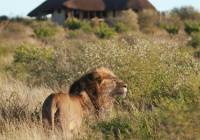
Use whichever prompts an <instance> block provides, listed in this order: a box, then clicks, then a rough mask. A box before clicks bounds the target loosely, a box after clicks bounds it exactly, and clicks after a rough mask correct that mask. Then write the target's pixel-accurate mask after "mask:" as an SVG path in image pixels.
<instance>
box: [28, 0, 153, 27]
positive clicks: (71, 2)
mask: <svg viewBox="0 0 200 140" xmlns="http://www.w3.org/2000/svg"><path fill="white" fill-rule="evenodd" d="M128 9H132V10H134V11H136V12H138V11H142V10H144V9H154V10H155V7H154V6H153V5H152V4H151V3H150V2H149V1H148V0H46V1H45V2H43V3H42V4H41V5H39V6H38V7H36V8H35V9H34V10H32V11H31V12H30V13H29V14H28V16H30V17H36V18H40V17H43V16H46V15H49V14H51V15H52V21H54V22H57V23H59V24H63V23H64V21H65V19H66V18H68V17H77V18H80V19H82V18H88V19H89V18H93V17H99V18H105V17H108V16H116V15H117V13H118V12H120V11H123V10H128Z"/></svg>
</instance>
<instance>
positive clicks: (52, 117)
mask: <svg viewBox="0 0 200 140" xmlns="http://www.w3.org/2000/svg"><path fill="white" fill-rule="evenodd" d="M126 93H127V86H126V84H125V83H124V82H123V81H122V80H120V79H118V78H117V77H116V76H115V75H114V74H113V72H111V71H110V70H108V69H107V68H104V67H100V68H96V69H95V70H93V71H91V72H88V73H87V74H85V75H83V76H82V77H81V78H80V79H78V80H77V81H75V82H74V83H73V84H72V85H71V87H70V89H69V93H62V92H60V93H55V94H51V95H49V96H48V97H47V98H46V100H45V101H44V103H43V106H42V120H43V124H44V125H45V126H46V124H47V125H49V126H51V128H52V129H54V128H55V125H57V124H58V122H59V124H60V125H61V129H62V130H63V131H65V132H70V131H72V130H74V129H76V130H77V129H78V128H79V127H80V125H81V122H82V119H83V117H84V116H85V115H88V114H89V113H91V112H92V110H94V111H95V112H94V113H96V115H97V116H99V115H100V114H101V113H102V112H103V110H104V109H106V108H109V107H110V106H111V105H112V101H113V99H114V97H115V96H122V97H125V96H126Z"/></svg>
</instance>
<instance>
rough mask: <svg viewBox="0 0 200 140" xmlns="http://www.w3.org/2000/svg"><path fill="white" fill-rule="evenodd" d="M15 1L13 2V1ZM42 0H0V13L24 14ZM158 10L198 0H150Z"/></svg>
mask: <svg viewBox="0 0 200 140" xmlns="http://www.w3.org/2000/svg"><path fill="white" fill-rule="evenodd" d="M14 1H15V2H14ZM43 1H44V0H18V1H17V0H0V3H1V4H0V15H7V16H11V17H15V16H26V15H27V14H28V13H29V12H30V11H31V10H32V9H34V8H35V7H37V6H38V5H39V4H41V3H42V2H43ZM150 1H151V2H152V4H153V5H154V6H155V7H156V8H157V9H158V10H159V11H165V10H170V9H172V8H174V7H181V6H186V5H187V6H188V5H191V6H194V7H195V8H196V9H198V10H200V0H150Z"/></svg>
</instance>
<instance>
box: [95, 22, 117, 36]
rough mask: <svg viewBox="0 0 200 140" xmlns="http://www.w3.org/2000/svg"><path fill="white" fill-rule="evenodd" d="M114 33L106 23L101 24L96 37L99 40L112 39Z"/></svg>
mask: <svg viewBox="0 0 200 140" xmlns="http://www.w3.org/2000/svg"><path fill="white" fill-rule="evenodd" d="M113 34H114V31H113V29H112V28H110V27H109V26H108V25H107V24H106V23H100V25H99V26H98V27H97V28H96V35H97V36H98V37H99V38H110V37H111V36H113Z"/></svg>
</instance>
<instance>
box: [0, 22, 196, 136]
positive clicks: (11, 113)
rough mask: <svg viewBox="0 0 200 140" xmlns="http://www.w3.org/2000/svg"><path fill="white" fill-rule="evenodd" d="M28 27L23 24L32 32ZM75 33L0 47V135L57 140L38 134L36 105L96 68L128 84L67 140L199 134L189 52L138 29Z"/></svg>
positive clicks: (193, 64) (192, 61)
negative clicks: (102, 35)
mask: <svg viewBox="0 0 200 140" xmlns="http://www.w3.org/2000/svg"><path fill="white" fill-rule="evenodd" d="M32 24H33V25H32ZM32 24H31V25H29V26H30V28H31V29H32V28H33V29H32V30H34V27H35V26H34V23H32ZM39 24H40V23H37V27H40V25H39ZM42 24H43V23H42ZM32 26H34V27H32ZM52 26H53V25H52ZM55 28H57V27H55ZM60 28H61V27H60ZM63 32H64V34H65V31H64V30H63V31H62V33H63ZM66 32H68V30H67V31H66ZM58 33H61V32H58ZM56 34H57V33H56ZM82 34H83V35H84V36H86V37H85V38H78V37H77V38H73V39H69V38H67V37H66V38H65V36H64V37H63V36H62V37H60V38H59V39H58V38H57V37H56V35H55V36H51V37H50V38H51V39H50V38H49V37H47V38H46V37H45V40H46V41H47V40H48V42H43V37H42V40H41V38H40V37H37V38H35V37H32V39H33V40H34V41H35V42H37V43H35V44H34V45H33V44H32V43H29V42H28V41H27V42H26V43H23V45H21V44H22V43H21V44H16V46H15V47H13V50H12V51H10V50H9V49H8V50H7V48H6V47H1V46H0V49H1V50H3V51H2V52H3V54H0V55H2V58H1V60H3V58H4V59H6V58H9V63H8V64H7V61H5V63H4V64H5V65H6V67H7V68H6V69H3V71H4V72H1V74H0V95H1V98H0V138H2V139H11V140H12V139H52V140H54V139H62V135H61V134H60V133H59V132H58V133H51V134H49V135H48V134H46V133H45V132H44V130H43V128H42V124H41V105H42V102H43V101H44V99H45V98H46V97H47V96H48V95H49V94H50V93H52V92H53V91H52V89H54V90H56V91H58V90H60V89H63V90H66V89H67V87H68V86H69V85H70V84H71V83H72V82H73V81H74V80H75V79H77V78H79V77H80V76H81V75H82V74H84V73H85V72H86V71H88V70H90V69H92V68H95V67H98V66H105V67H108V68H110V69H111V70H112V71H114V73H116V75H118V77H119V78H121V79H123V80H124V81H125V82H126V83H127V84H128V96H127V97H126V99H124V100H122V99H117V100H116V102H115V106H114V109H113V110H112V111H111V112H110V116H107V118H105V119H103V120H95V119H86V120H85V122H84V123H83V127H82V129H81V133H80V135H79V136H76V137H75V139H80V140H86V139H87V140H93V139H113V140H114V139H122V140H123V139H124V140H125V139H141V140H146V139H183V140H184V139H198V138H199V137H200V133H199V130H200V119H199V116H200V111H199V110H200V108H199V105H200V100H199V99H200V98H199V97H200V96H199V95H200V94H199V93H200V90H199V87H200V85H199V83H200V63H199V61H198V60H197V59H195V58H193V53H192V51H193V50H192V49H191V48H186V47H184V46H179V44H178V42H177V41H173V40H168V38H162V39H163V42H164V43H158V41H155V40H156V39H157V40H158V39H159V41H162V40H161V37H159V38H157V37H156V39H155V37H154V36H151V37H150V36H145V35H143V34H141V33H138V32H137V33H134V32H128V33H124V34H123V35H121V34H118V35H116V36H115V37H113V38H110V39H105V40H104V39H97V38H94V39H93V38H92V37H91V36H88V35H85V34H87V33H84V32H82ZM175 38H176V36H175ZM21 39H22V37H21ZM179 41H180V42H182V41H183V40H179ZM37 44H42V45H41V46H39V45H37ZM3 46H4V45H3ZM5 46H7V45H5ZM5 48H6V49H5ZM6 53H7V55H6ZM11 74H12V75H11ZM54 87H55V88H54Z"/></svg>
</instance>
